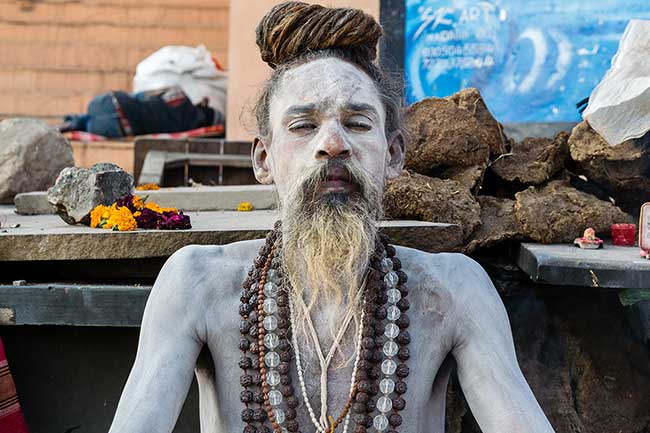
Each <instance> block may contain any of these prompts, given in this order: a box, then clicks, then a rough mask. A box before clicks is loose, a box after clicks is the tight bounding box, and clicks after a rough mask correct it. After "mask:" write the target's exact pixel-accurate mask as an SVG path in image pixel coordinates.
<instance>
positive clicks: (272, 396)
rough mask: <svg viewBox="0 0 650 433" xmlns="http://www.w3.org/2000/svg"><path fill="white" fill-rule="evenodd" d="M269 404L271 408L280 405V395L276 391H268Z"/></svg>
mask: <svg viewBox="0 0 650 433" xmlns="http://www.w3.org/2000/svg"><path fill="white" fill-rule="evenodd" d="M269 403H270V404H271V406H278V405H279V404H280V403H282V394H281V393H280V391H278V390H277V389H273V390H271V391H269Z"/></svg>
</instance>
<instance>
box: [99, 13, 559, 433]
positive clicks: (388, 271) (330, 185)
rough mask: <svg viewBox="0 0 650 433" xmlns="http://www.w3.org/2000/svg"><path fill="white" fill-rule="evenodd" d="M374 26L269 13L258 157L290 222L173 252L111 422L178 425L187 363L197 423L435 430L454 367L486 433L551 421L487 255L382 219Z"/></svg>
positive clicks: (391, 156)
mask: <svg viewBox="0 0 650 433" xmlns="http://www.w3.org/2000/svg"><path fill="white" fill-rule="evenodd" d="M381 33H382V29H381V27H380V25H379V24H378V23H377V22H376V21H375V19H374V18H372V17H371V16H368V15H366V14H364V13H363V12H362V11H359V10H355V9H339V8H325V7H322V6H318V5H307V4H304V3H300V2H288V3H283V4H280V5H278V6H276V7H274V8H273V9H271V10H270V11H269V12H268V14H267V15H266V16H265V17H264V18H263V19H262V21H261V22H260V24H259V26H258V28H257V44H258V45H259V47H260V51H261V54H262V58H263V59H264V61H266V62H267V63H268V64H269V65H270V66H271V67H272V68H273V69H274V71H273V75H272V77H271V79H270V80H269V81H268V83H267V85H266V86H265V88H264V90H263V92H262V94H261V97H260V99H259V101H258V104H257V107H256V115H257V125H258V128H259V132H258V137H257V139H256V140H255V143H254V148H253V152H252V157H253V163H254V170H255V175H256V177H257V179H258V180H259V181H260V182H262V183H265V184H270V183H274V184H275V185H276V187H277V191H278V194H279V198H280V215H281V221H279V222H278V223H277V224H276V226H275V229H274V230H273V231H272V232H271V233H269V234H268V236H267V237H266V239H265V240H257V241H245V242H237V243H233V244H229V245H223V246H189V247H185V248H182V249H181V250H179V251H178V252H176V253H175V254H174V255H173V256H172V257H171V258H170V259H169V260H168V261H167V263H166V264H165V266H164V267H163V269H162V270H161V272H160V275H159V276H158V279H157V280H156V283H155V284H154V287H153V289H152V292H151V296H150V298H149V301H148V303H147V307H146V310H145V314H144V319H143V323H142V330H141V335H140V342H139V347H138V353H137V357H136V360H135V364H134V366H133V370H132V371H131V374H130V376H129V379H128V381H127V383H126V386H125V388H124V392H123V394H122V397H121V399H120V402H119V405H118V409H117V413H116V415H115V419H114V421H113V425H112V427H111V430H110V432H111V433H144V432H157V433H162V432H171V431H172V429H173V426H174V424H175V422H176V419H177V417H178V414H179V412H180V410H181V407H182V404H183V401H184V399H185V396H186V394H187V392H188V388H189V386H190V383H191V381H192V375H193V373H194V371H196V376H197V379H198V384H199V392H200V417H201V431H202V432H203V433H208V432H210V433H234V432H244V433H271V432H275V433H282V432H321V433H325V432H330V433H331V432H356V433H361V432H386V433H394V432H403V433H434V432H435V433H439V432H443V431H444V424H445V423H444V416H445V414H444V409H445V394H446V389H447V383H448V379H449V375H450V371H451V370H452V368H454V366H455V367H456V369H457V373H458V377H459V380H460V384H461V386H462V390H463V393H464V394H465V396H466V398H467V401H468V402H469V405H470V408H471V410H472V413H473V414H474V417H475V418H476V420H477V421H478V423H479V425H480V427H481V429H482V430H483V432H485V433H550V432H553V428H552V427H551V425H550V424H549V422H548V421H547V419H546V417H545V416H544V413H543V412H542V410H541V409H540V407H539V405H538V403H537V401H536V400H535V397H534V396H533V394H532V392H531V390H530V388H529V386H528V384H527V383H526V380H525V379H524V377H523V375H522V373H521V371H520V369H519V366H518V364H517V359H516V356H515V351H514V347H513V340H512V336H511V331H510V326H509V323H508V318H507V315H506V311H505V309H504V307H503V304H502V303H501V300H500V298H499V296H498V294H497V292H496V290H495V289H494V286H493V285H492V283H491V281H490V279H489V278H488V276H487V275H486V273H485V272H484V270H483V269H482V268H481V267H480V266H479V265H478V264H477V263H476V262H474V261H472V260H471V259H469V258H467V257H466V256H463V255H460V254H430V253H426V252H422V251H418V250H415V249H411V248H405V247H400V246H396V245H392V244H391V243H390V240H389V239H388V238H387V237H386V236H385V235H383V234H381V233H378V231H377V220H378V218H380V216H381V213H382V212H381V198H382V192H383V188H384V182H385V180H386V179H390V178H394V177H396V176H398V175H399V174H400V172H401V170H402V165H403V159H404V151H405V146H404V140H403V133H402V131H401V129H400V128H401V124H400V100H401V99H400V96H399V93H397V92H395V89H394V88H391V86H390V83H389V82H388V81H387V79H386V77H385V76H384V75H383V74H382V72H381V71H380V70H379V69H378V67H377V66H376V64H375V58H376V49H377V42H378V40H379V38H380V36H381ZM204 348H205V349H206V351H207V352H208V353H209V357H208V359H207V362H206V360H205V359H204V358H203V357H201V358H199V354H200V353H201V351H202V349H204ZM197 359H200V362H199V363H198V365H197ZM195 367H196V369H195Z"/></svg>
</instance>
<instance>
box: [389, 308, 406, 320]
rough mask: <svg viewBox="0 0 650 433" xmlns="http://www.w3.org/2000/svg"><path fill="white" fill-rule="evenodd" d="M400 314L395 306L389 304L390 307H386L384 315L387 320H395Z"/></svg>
mask: <svg viewBox="0 0 650 433" xmlns="http://www.w3.org/2000/svg"><path fill="white" fill-rule="evenodd" d="M401 315H402V312H401V311H400V310H399V308H397V307H396V306H394V305H391V306H390V307H388V310H387V315H386V317H387V318H388V320H392V321H395V320H397V319H399V316H401Z"/></svg>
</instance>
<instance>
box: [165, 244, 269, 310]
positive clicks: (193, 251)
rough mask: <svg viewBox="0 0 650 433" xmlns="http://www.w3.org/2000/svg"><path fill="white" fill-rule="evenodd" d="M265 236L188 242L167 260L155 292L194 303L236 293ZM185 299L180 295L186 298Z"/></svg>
mask: <svg viewBox="0 0 650 433" xmlns="http://www.w3.org/2000/svg"><path fill="white" fill-rule="evenodd" d="M263 242H264V241H263V240H252V241H242V242H234V243H231V244H226V245H187V246H185V247H183V248H180V249H179V250H177V251H176V252H174V254H172V255H171V256H170V257H169V258H168V259H167V261H166V262H165V264H164V266H163V268H162V269H161V271H160V273H159V274H158V278H157V279H156V283H155V284H154V287H153V288H152V296H153V295H157V296H160V297H167V298H168V299H171V298H178V297H181V298H182V299H184V300H185V302H183V303H185V304H188V303H189V304H191V305H192V306H194V307H196V306H201V305H202V306H204V307H207V306H209V305H210V304H211V303H212V302H214V299H215V294H218V295H220V296H234V295H236V294H237V293H239V289H240V285H241V282H242V281H243V279H244V277H245V275H246V273H247V272H248V269H249V268H250V266H251V265H252V263H253V260H254V258H255V256H256V255H257V252H258V250H259V248H260V246H261V245H262V244H263ZM182 299H179V301H180V300H182Z"/></svg>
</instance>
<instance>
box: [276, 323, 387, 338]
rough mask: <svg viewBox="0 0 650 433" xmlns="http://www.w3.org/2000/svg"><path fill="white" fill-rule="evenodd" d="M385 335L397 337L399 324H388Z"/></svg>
mask: <svg viewBox="0 0 650 433" xmlns="http://www.w3.org/2000/svg"><path fill="white" fill-rule="evenodd" d="M264 320H266V319H264ZM384 335H385V336H386V337H388V338H396V337H397V336H398V335H399V326H397V325H396V324H394V323H389V324H387V325H386V330H385V331H384Z"/></svg>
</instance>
